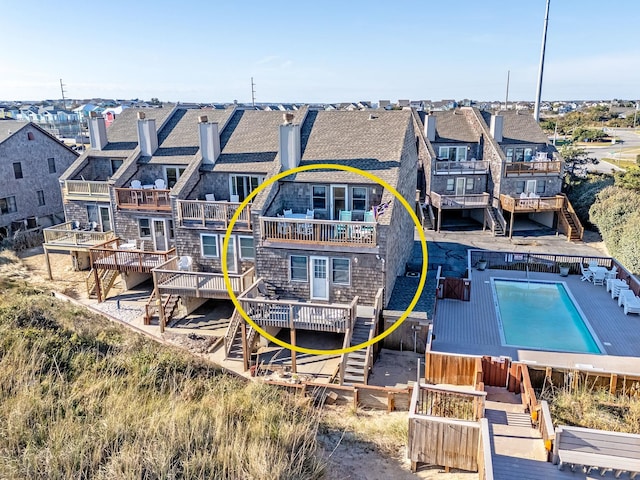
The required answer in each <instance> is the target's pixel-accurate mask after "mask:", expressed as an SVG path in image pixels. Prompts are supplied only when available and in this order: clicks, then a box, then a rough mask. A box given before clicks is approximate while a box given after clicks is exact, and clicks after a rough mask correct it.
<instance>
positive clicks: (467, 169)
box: [435, 160, 489, 175]
mask: <svg viewBox="0 0 640 480" xmlns="http://www.w3.org/2000/svg"><path fill="white" fill-rule="evenodd" d="M488 171H489V162H487V161H486V160H473V161H464V162H450V161H441V160H436V171H435V174H436V175H450V174H454V173H455V174H471V175H473V174H483V173H487V172H488Z"/></svg>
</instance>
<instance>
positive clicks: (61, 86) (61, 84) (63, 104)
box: [60, 79, 67, 110]
mask: <svg viewBox="0 0 640 480" xmlns="http://www.w3.org/2000/svg"><path fill="white" fill-rule="evenodd" d="M64 87H66V85H65V84H64V83H62V79H60V91H61V92H62V108H64V109H65V110H66V109H67V100H66V98H64V93H65V92H64Z"/></svg>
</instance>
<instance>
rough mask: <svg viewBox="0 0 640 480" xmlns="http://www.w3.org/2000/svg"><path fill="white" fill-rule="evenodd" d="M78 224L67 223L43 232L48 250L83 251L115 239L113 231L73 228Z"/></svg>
mask: <svg viewBox="0 0 640 480" xmlns="http://www.w3.org/2000/svg"><path fill="white" fill-rule="evenodd" d="M75 223H76V222H66V223H61V224H60V225H55V226H53V227H48V228H45V229H44V230H43V232H44V243H45V246H46V248H51V249H55V248H59V249H63V250H83V249H88V248H91V247H94V246H96V245H99V244H101V243H104V242H106V241H108V240H111V239H113V238H115V234H114V233H113V232H112V231H109V232H94V231H90V230H89V231H87V230H81V229H79V228H73V226H74V224H75Z"/></svg>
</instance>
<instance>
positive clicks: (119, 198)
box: [115, 188, 171, 211]
mask: <svg viewBox="0 0 640 480" xmlns="http://www.w3.org/2000/svg"><path fill="white" fill-rule="evenodd" d="M170 191H171V190H157V189H155V188H140V189H137V188H116V189H115V192H116V204H117V205H118V208H122V209H128V210H158V211H171V201H170V199H169V192H170Z"/></svg>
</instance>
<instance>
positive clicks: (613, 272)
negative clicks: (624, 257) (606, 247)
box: [605, 265, 618, 279]
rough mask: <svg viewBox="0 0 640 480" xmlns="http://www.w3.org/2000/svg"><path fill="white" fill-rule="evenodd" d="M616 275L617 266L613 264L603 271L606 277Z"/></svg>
mask: <svg viewBox="0 0 640 480" xmlns="http://www.w3.org/2000/svg"><path fill="white" fill-rule="evenodd" d="M617 276H618V267H616V266H615V265H614V266H613V267H611V270H607V271H606V273H605V277H606V278H607V279H610V278H612V279H613V278H616V277H617Z"/></svg>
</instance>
